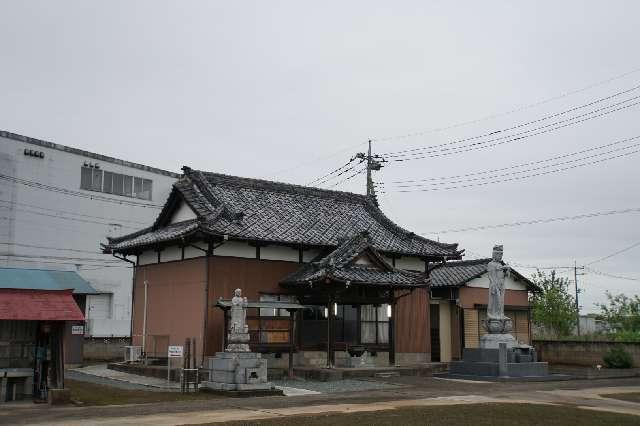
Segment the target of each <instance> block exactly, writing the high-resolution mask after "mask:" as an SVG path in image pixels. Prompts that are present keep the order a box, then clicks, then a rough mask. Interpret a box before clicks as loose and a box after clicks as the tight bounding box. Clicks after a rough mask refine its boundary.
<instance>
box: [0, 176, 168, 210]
mask: <svg viewBox="0 0 640 426" xmlns="http://www.w3.org/2000/svg"><path fill="white" fill-rule="evenodd" d="M0 179H2V180H7V181H9V182H13V183H18V184H21V185H25V186H28V187H30V188H35V189H40V190H44V191H49V192H55V193H59V194H64V195H70V196H74V197H80V198H88V199H91V200H97V201H103V202H107V203H113V204H120V205H128V206H133V207H146V208H155V209H161V208H162V206H160V205H157V204H146V203H143V202H137V201H134V200H119V199H116V198H112V197H106V196H104V195H99V194H87V193H84V192H80V191H74V190H70V189H66V188H60V187H57V186H52V185H46V184H43V183H41V182H35V181H31V180H27V179H20V178H17V177H15V176H8V175H5V174H0Z"/></svg>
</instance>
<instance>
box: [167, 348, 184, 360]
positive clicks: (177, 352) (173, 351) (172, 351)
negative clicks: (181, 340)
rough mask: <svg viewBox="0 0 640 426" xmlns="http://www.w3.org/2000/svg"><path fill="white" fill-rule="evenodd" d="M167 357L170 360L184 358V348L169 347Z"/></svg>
mask: <svg viewBox="0 0 640 426" xmlns="http://www.w3.org/2000/svg"><path fill="white" fill-rule="evenodd" d="M167 355H168V356H169V358H180V357H181V356H182V346H169V350H168V352H167Z"/></svg>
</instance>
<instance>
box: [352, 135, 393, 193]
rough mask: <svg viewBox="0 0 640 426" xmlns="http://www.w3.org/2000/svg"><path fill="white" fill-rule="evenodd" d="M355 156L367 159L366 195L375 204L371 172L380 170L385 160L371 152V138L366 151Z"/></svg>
mask: <svg viewBox="0 0 640 426" xmlns="http://www.w3.org/2000/svg"><path fill="white" fill-rule="evenodd" d="M356 158H360V159H361V160H366V161H367V197H370V198H371V199H372V200H373V202H374V203H375V204H376V205H377V204H378V198H377V197H376V191H375V185H374V183H373V177H372V174H371V172H372V171H378V170H380V169H381V168H382V167H383V166H384V164H383V163H386V161H387V160H385V159H384V158H382V157H381V156H379V155H372V154H371V139H369V149H368V150H367V153H366V154H365V153H364V152H359V153H358V154H356Z"/></svg>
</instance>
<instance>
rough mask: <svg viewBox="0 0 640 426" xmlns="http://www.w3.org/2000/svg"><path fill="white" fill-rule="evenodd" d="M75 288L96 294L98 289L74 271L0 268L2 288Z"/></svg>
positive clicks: (0, 286) (84, 292)
mask: <svg viewBox="0 0 640 426" xmlns="http://www.w3.org/2000/svg"><path fill="white" fill-rule="evenodd" d="M2 288H13V289H23V290H24V289H29V290H67V289H70V290H73V292H74V293H75V294H96V293H97V291H96V290H95V289H94V288H93V287H91V285H90V284H89V283H88V282H87V281H85V280H84V279H83V278H82V277H81V276H80V275H78V274H77V273H76V272H73V271H53V270H48V269H26V268H0V289H2Z"/></svg>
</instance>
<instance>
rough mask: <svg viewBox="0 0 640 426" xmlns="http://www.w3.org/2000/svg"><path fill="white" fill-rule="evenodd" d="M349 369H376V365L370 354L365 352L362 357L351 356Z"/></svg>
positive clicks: (348, 361) (348, 359) (348, 360)
mask: <svg viewBox="0 0 640 426" xmlns="http://www.w3.org/2000/svg"><path fill="white" fill-rule="evenodd" d="M347 367H348V368H373V367H375V363H374V362H373V357H372V356H371V355H369V352H367V351H365V352H364V353H363V354H362V355H360V356H349V357H348V358H347Z"/></svg>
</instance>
